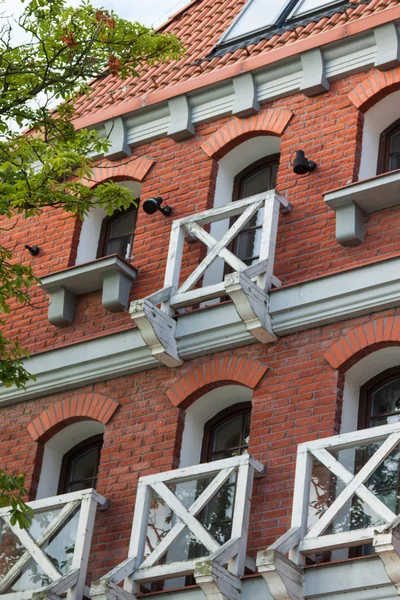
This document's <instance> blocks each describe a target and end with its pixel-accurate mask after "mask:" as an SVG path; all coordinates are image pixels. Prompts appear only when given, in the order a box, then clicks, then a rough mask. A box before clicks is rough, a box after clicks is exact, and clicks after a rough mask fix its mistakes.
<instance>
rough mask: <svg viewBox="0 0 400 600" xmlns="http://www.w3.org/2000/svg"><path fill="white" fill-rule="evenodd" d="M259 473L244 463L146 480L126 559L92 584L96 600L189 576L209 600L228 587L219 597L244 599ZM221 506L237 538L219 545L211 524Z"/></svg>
mask: <svg viewBox="0 0 400 600" xmlns="http://www.w3.org/2000/svg"><path fill="white" fill-rule="evenodd" d="M254 471H258V472H262V471H263V467H262V465H261V464H260V463H258V462H257V461H256V460H254V459H253V458H251V457H250V456H249V455H243V456H237V457H233V458H228V459H225V460H220V461H215V462H212V463H207V464H201V465H196V466H193V467H187V468H184V469H178V470H176V471H169V472H167V473H160V474H158V475H150V476H148V477H142V478H141V479H140V480H139V486H138V491H137V496H136V504H135V515H134V520H133V527H132V537H131V542H130V546H129V552H128V558H127V560H126V561H125V562H124V563H122V564H121V565H119V566H117V567H116V568H115V569H113V570H112V571H111V572H110V573H108V574H107V575H105V576H104V577H103V578H102V579H101V580H99V581H97V582H95V583H94V584H92V588H91V596H92V598H96V597H100V596H102V597H104V595H105V596H107V597H108V598H110V599H111V598H114V594H115V592H118V590H119V589H120V588H116V585H117V584H118V583H120V582H122V581H123V580H125V583H124V592H125V594H129V595H125V596H124V597H125V598H126V599H129V598H134V597H135V596H136V594H137V593H138V592H139V591H140V585H143V584H146V583H148V582H154V581H158V580H165V579H170V578H176V577H178V578H179V577H184V576H187V575H194V576H195V579H196V581H197V583H198V584H199V585H200V586H201V587H202V589H203V591H205V593H206V596H207V597H209V596H208V595H207V594H211V595H210V597H213V598H214V597H217V596H212V594H213V593H216V590H217V591H218V593H220V592H221V589H220V587H218V586H221V585H222V587H223V590H225V591H223V592H222V594H224V593H225V592H226V595H221V596H218V597H220V598H225V597H226V598H229V599H230V600H235V599H236V598H240V597H241V596H240V590H241V582H240V579H239V578H238V577H239V576H241V575H243V574H244V568H245V565H250V566H252V567H253V570H254V568H255V565H254V561H251V560H250V559H248V558H247V557H246V545H247V530H248V520H249V512H250V502H251V492H252V485H253V474H254ZM228 488H229V489H231V491H229V490H228ZM216 502H217V503H218V502H219V503H221V502H222V503H223V507H221V505H220V504H219V505H218V506H219V510H222V512H223V510H228V509H229V510H230V509H231V524H230V525H231V534H230V537H229V539H224V540H223V542H222V543H221V539H219V540H217V539H216V537H217V538H218V536H219V534H218V531H219V526H220V522H219V521H218V520H217V521H216V522H215V525H216V527H217V529H216V530H213V527H212V524H211V522H210V521H207V514H208V516H209V517H210V511H211V512H212V511H213V510H214V511H215V503H216ZM213 503H214V504H213ZM213 506H214V508H210V507H213ZM207 510H208V512H207ZM213 514H215V515H216V513H215V512H214V513H213ZM204 515H206V516H204ZM210 519H211V521H212V517H210ZM185 533H186V537H185V535H183V534H185ZM184 540H186V542H185V541H184ZM225 565H227V568H225Z"/></svg>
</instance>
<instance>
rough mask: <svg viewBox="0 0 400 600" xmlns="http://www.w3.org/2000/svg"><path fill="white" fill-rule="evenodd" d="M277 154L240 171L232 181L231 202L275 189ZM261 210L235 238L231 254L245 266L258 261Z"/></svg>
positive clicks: (262, 215) (262, 216) (261, 223)
mask: <svg viewBox="0 0 400 600" xmlns="http://www.w3.org/2000/svg"><path fill="white" fill-rule="evenodd" d="M278 165H279V154H274V155H273V156H269V157H267V158H262V159H261V160H258V161H257V162H256V163H253V164H252V165H250V166H249V167H247V168H246V169H244V170H243V171H241V172H240V173H239V174H238V175H237V176H236V177H235V180H234V186H233V196H232V200H234V201H235V200H242V199H243V198H250V196H255V195H256V194H262V193H263V192H267V191H268V190H273V189H275V186H276V176H277V173H278ZM263 218H264V214H263V210H262V209H260V210H259V211H258V212H257V214H255V215H254V216H253V217H252V218H251V219H250V221H249V222H248V223H247V224H246V226H245V227H244V228H243V229H242V230H241V232H240V233H239V234H238V235H237V236H236V238H235V240H234V243H233V246H232V252H233V253H234V254H236V256H237V257H238V258H240V259H241V260H242V261H243V262H244V263H245V264H246V265H251V264H253V263H255V262H257V261H258V260H259V251H260V241H261V228H262V225H263Z"/></svg>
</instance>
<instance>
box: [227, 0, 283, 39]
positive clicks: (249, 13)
mask: <svg viewBox="0 0 400 600" xmlns="http://www.w3.org/2000/svg"><path fill="white" fill-rule="evenodd" d="M286 4H287V3H286V2H284V3H283V2H282V0H250V1H249V2H248V3H247V4H246V5H245V7H244V8H243V10H242V12H240V13H239V16H238V17H237V18H236V19H235V20H234V21H233V23H232V25H231V26H230V27H229V29H228V31H227V32H226V34H225V35H224V37H223V38H222V40H221V43H222V42H228V41H231V40H234V39H236V38H240V37H243V36H245V35H247V34H249V33H252V32H253V31H257V30H258V29H265V28H266V27H268V26H270V25H274V24H275V23H276V21H277V19H278V17H279V15H280V14H281V12H282V10H283V8H284V7H285V5H286Z"/></svg>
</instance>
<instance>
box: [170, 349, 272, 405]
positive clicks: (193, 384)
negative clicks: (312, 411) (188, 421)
mask: <svg viewBox="0 0 400 600" xmlns="http://www.w3.org/2000/svg"><path fill="white" fill-rule="evenodd" d="M268 369H269V367H268V366H267V365H265V364H263V363H261V362H260V361H258V360H253V359H251V358H244V357H240V356H227V357H225V358H219V359H216V360H210V361H208V362H206V363H203V364H202V365H198V366H197V367H195V368H194V369H193V370H191V371H189V373H186V374H185V375H183V376H182V377H180V378H179V379H177V381H175V383H173V384H172V385H171V387H169V388H168V389H167V390H166V394H167V396H168V398H169V399H170V400H171V402H172V404H173V405H174V406H177V407H179V408H181V409H183V410H184V409H186V408H188V407H189V406H190V405H191V404H192V403H193V402H194V401H195V400H197V398H200V396H203V395H204V394H206V393H207V392H210V391H211V390H213V389H215V388H217V387H221V386H223V385H231V384H237V385H243V386H244V387H248V388H251V389H254V388H255V387H256V385H257V384H258V382H259V381H260V379H261V378H262V377H263V375H264V374H265V373H266V371H267V370H268Z"/></svg>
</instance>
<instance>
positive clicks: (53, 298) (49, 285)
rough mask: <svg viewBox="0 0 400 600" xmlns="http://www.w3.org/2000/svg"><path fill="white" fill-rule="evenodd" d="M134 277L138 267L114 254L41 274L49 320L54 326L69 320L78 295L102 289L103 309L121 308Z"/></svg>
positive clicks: (72, 315) (61, 324)
mask: <svg viewBox="0 0 400 600" xmlns="http://www.w3.org/2000/svg"><path fill="white" fill-rule="evenodd" d="M136 276H137V270H136V269H135V268H134V267H132V266H131V265H129V264H128V263H126V262H125V261H124V260H123V259H122V258H120V257H119V256H117V255H116V254H115V255H112V256H106V257H105V258H101V259H99V260H95V261H93V262H91V263H85V264H83V265H78V266H76V267H72V268H70V269H65V270H63V271H59V272H58V273H53V274H52V275H48V276H47V277H43V278H42V281H41V284H40V287H41V288H42V289H43V290H45V291H46V292H47V293H48V294H49V295H50V303H49V310H48V319H49V321H50V323H51V324H52V325H55V326H56V327H62V326H64V325H69V324H70V323H72V321H73V319H74V310H75V303H76V298H77V296H81V295H83V294H89V293H90V292H96V291H97V290H102V291H103V295H102V304H103V306H104V308H105V309H106V310H109V311H111V312H119V311H121V310H124V309H125V308H126V307H127V305H128V299H129V292H130V290H131V287H132V283H133V281H134V280H135V278H136Z"/></svg>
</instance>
